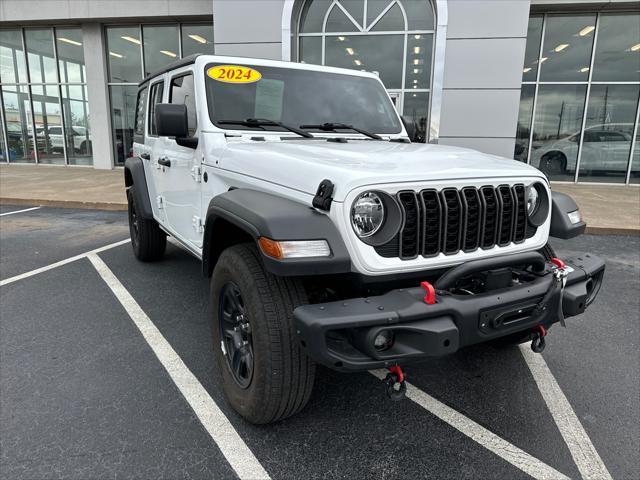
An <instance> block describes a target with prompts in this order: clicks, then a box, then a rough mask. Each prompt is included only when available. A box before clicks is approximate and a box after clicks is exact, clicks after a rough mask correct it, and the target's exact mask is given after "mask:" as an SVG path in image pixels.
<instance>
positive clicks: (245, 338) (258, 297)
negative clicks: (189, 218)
mask: <svg viewBox="0 0 640 480" xmlns="http://www.w3.org/2000/svg"><path fill="white" fill-rule="evenodd" d="M229 292H234V293H233V294H232V295H231V296H234V295H235V299H236V300H235V301H233V300H229V299H227V298H225V295H230V294H229ZM306 303H307V295H306V292H305V291H304V288H303V286H302V284H301V282H300V281H299V280H297V279H292V278H285V277H276V276H274V275H272V274H271V273H269V272H267V271H266V270H265V268H264V266H263V264H262V260H261V259H260V256H259V253H258V251H257V249H256V247H255V245H253V244H249V243H245V244H240V245H235V246H232V247H230V248H228V249H226V250H225V251H224V252H223V253H222V255H221V256H220V259H219V260H218V262H217V264H216V267H215V269H214V271H213V277H212V279H211V305H212V312H211V327H212V334H213V349H214V353H215V357H216V363H217V367H218V372H219V375H220V377H221V380H222V387H223V390H224V394H225V397H226V398H227V401H228V402H229V404H230V405H231V406H232V407H233V409H234V410H235V411H236V412H238V413H239V414H240V415H241V416H242V417H244V418H245V419H246V420H248V421H249V422H251V423H255V424H264V423H270V422H275V421H277V420H280V419H283V418H286V417H289V416H291V415H294V414H295V413H297V412H299V411H300V410H302V408H303V407H304V406H305V405H306V404H307V402H308V401H309V397H310V396H311V390H312V388H313V382H314V378H315V364H314V363H313V361H312V360H311V359H310V358H309V357H307V356H306V354H305V353H304V352H303V351H302V350H301V348H300V346H299V344H298V340H297V338H296V332H295V328H294V324H293V310H294V309H295V308H296V307H297V306H299V305H303V304H306ZM234 309H235V310H234ZM238 318H240V320H238ZM234 322H236V323H235V325H236V326H235V327H234ZM223 345H224V351H223ZM238 352H240V353H238ZM236 355H237V356H238V360H237V361H236V362H234V361H233V360H234V359H236ZM234 366H235V368H234Z"/></svg>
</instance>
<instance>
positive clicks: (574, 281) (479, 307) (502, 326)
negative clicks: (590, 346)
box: [294, 254, 605, 371]
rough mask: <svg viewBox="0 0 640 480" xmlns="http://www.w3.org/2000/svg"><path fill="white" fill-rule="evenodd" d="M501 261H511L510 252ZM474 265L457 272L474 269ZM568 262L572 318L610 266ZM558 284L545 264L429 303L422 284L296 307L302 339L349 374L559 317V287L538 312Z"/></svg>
mask: <svg viewBox="0 0 640 480" xmlns="http://www.w3.org/2000/svg"><path fill="white" fill-rule="evenodd" d="M534 255H535V254H534ZM514 258H516V257H515V256H514ZM481 262H482V263H481ZM496 262H497V263H500V266H504V264H505V257H499V258H498V259H497V260H496ZM474 263H475V262H468V263H467V264H464V265H462V266H460V267H456V269H459V271H460V273H461V274H468V273H469V271H470V270H473V264H474ZM477 263H478V265H480V266H481V267H482V268H483V269H484V268H487V269H490V268H491V262H487V261H486V260H481V261H478V262H477ZM565 263H566V264H567V266H569V267H571V268H572V269H573V271H572V272H571V273H569V275H568V276H567V280H566V287H565V288H564V292H563V294H562V311H563V313H564V316H565V317H570V316H574V315H579V314H580V313H582V312H583V311H584V310H585V309H586V308H587V306H588V305H589V304H591V302H593V300H594V299H595V297H596V295H597V294H598V290H599V289H600V285H601V283H602V277H603V275H604V267H605V265H604V262H603V261H602V260H601V259H600V258H598V257H595V256H593V255H588V254H585V255H583V256H580V257H576V258H572V259H568V260H565ZM456 269H452V271H453V272H452V271H450V272H449V273H447V274H445V275H448V277H447V281H450V280H451V277H452V275H451V273H453V274H454V276H455V271H456ZM441 278H442V277H441ZM553 282H554V276H553V274H552V266H551V264H545V266H544V269H542V270H540V271H538V272H536V274H535V278H534V279H533V280H532V281H529V282H527V283H525V284H520V285H516V286H511V287H508V288H503V289H500V290H493V291H491V292H488V293H484V294H477V295H459V294H452V293H449V292H448V291H441V290H438V291H437V302H436V303H435V304H433V305H428V304H426V303H425V301H424V296H425V292H424V290H423V289H422V288H419V287H416V288H409V289H399V290H392V291H390V292H388V293H386V294H384V295H380V296H374V297H368V298H352V299H349V300H344V301H337V302H328V303H323V304H314V305H305V306H301V307H298V308H296V309H295V310H294V318H295V325H296V330H297V333H298V336H299V340H300V344H301V345H302V347H303V348H304V349H305V351H306V352H307V354H308V355H309V356H311V357H312V358H313V359H314V360H315V361H317V362H318V363H321V364H323V365H326V366H328V367H331V368H334V369H336V370H343V371H358V370H368V369H374V368H382V367H386V366H390V365H394V364H403V363H408V362H410V361H415V360H420V359H425V358H427V357H437V356H442V355H447V354H451V353H454V352H455V351H457V350H458V349H459V348H462V347H465V346H468V345H473V344H476V343H481V342H485V341H488V340H493V339H496V338H499V337H503V336H505V335H509V334H512V333H516V332H526V331H529V330H531V329H532V328H533V327H534V326H536V325H537V324H541V323H542V324H545V325H547V326H548V325H551V324H553V323H555V322H557V321H559V318H558V317H559V315H558V308H559V302H560V301H561V300H560V293H559V292H558V293H556V294H555V295H554V296H553V298H551V299H550V300H549V302H548V305H549V306H550V308H547V309H545V311H544V313H543V314H542V316H541V315H540V312H539V310H538V311H536V310H535V307H536V305H538V303H539V302H540V301H541V300H542V299H543V297H544V296H545V293H547V292H548V291H549V290H550V288H551V287H552V283H553ZM436 288H438V282H436ZM552 306H555V307H552ZM534 313H535V314H534ZM382 330H392V331H393V334H394V338H395V341H394V344H393V346H392V347H391V348H390V349H388V350H386V351H382V352H380V351H377V350H376V349H375V348H374V346H373V340H374V338H375V337H376V336H377V334H378V333H379V332H380V331H382Z"/></svg>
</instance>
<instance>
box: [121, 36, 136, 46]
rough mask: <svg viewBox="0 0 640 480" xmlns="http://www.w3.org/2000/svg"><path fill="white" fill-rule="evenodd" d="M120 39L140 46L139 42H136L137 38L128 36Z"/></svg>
mask: <svg viewBox="0 0 640 480" xmlns="http://www.w3.org/2000/svg"><path fill="white" fill-rule="evenodd" d="M120 38H121V39H123V40H126V41H127V42H131V43H135V44H136V45H140V40H138V39H137V38H133V37H130V36H128V35H123V36H122V37H120Z"/></svg>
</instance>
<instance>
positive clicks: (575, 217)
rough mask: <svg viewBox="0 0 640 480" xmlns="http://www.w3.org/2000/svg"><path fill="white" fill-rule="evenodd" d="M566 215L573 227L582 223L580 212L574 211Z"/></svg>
mask: <svg viewBox="0 0 640 480" xmlns="http://www.w3.org/2000/svg"><path fill="white" fill-rule="evenodd" d="M567 215H568V216H569V221H570V222H571V223H573V224H574V225H575V224H576V223H580V222H581V221H582V215H580V210H575V211H573V212H569V213H567Z"/></svg>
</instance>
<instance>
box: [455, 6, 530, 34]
mask: <svg viewBox="0 0 640 480" xmlns="http://www.w3.org/2000/svg"><path fill="white" fill-rule="evenodd" d="M528 22H529V2H528V1H523V0H489V1H487V0H483V1H481V2H479V1H478V0H455V1H451V2H449V28H448V32H447V38H496V37H522V38H526V36H527V24H528Z"/></svg>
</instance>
